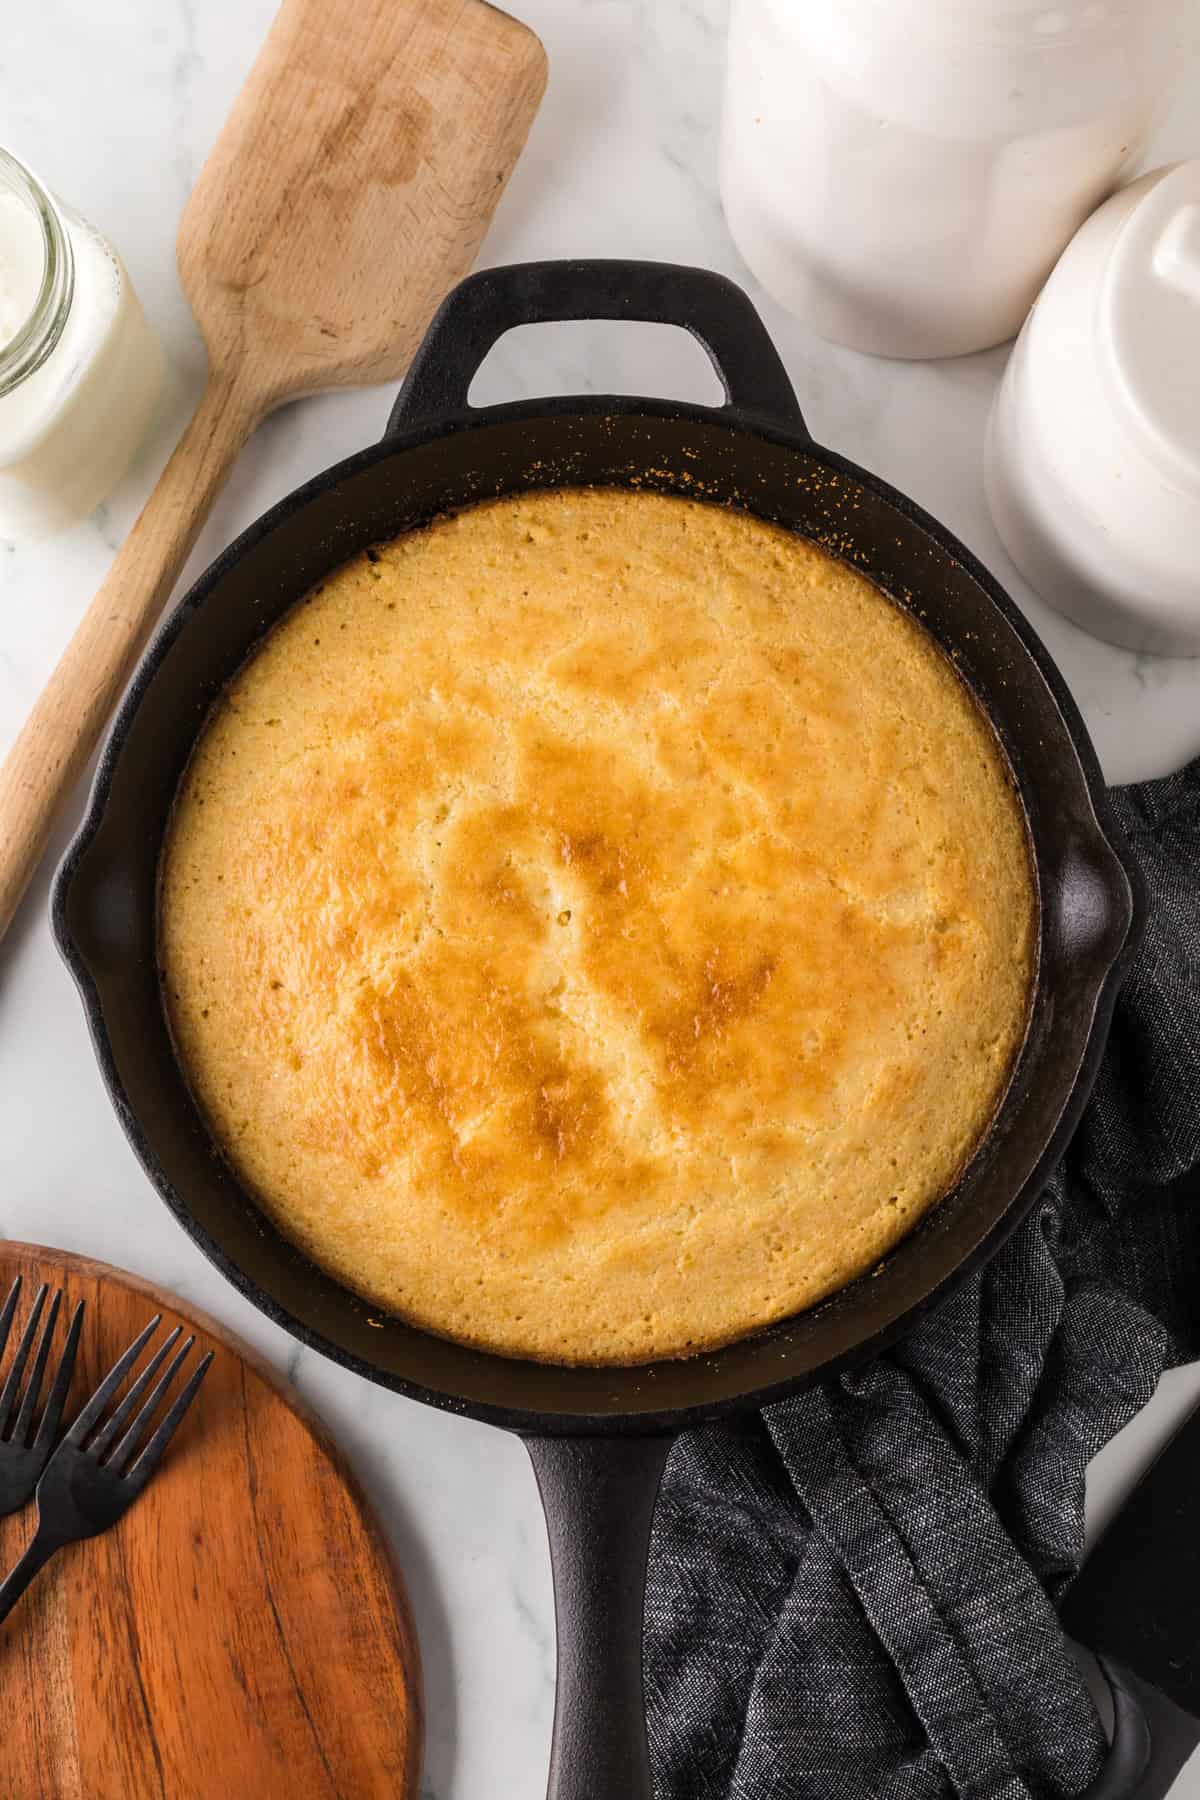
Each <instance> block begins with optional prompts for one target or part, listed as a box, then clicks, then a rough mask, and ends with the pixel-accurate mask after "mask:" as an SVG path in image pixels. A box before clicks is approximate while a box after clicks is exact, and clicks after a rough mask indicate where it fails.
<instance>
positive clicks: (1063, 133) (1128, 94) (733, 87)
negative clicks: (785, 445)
mask: <svg viewBox="0 0 1200 1800" xmlns="http://www.w3.org/2000/svg"><path fill="white" fill-rule="evenodd" d="M1193 19H1194V0H824V3H814V0H733V6H732V12H731V17H730V34H729V63H728V74H727V83H726V92H725V107H724V118H723V124H722V143H721V192H722V198H723V201H724V206H725V214H726V218H727V219H728V222H729V227H730V230H731V231H732V233H733V236H734V238H735V240H736V242H737V245H738V248H739V250H740V251H741V253H742V255H743V256H744V258H745V260H746V262H747V263H748V264H749V265H750V268H751V269H752V270H753V272H754V274H755V275H757V276H758V278H759V279H760V280H761V281H762V283H763V285H764V287H766V288H767V290H768V291H769V292H770V293H771V294H772V295H773V297H774V298H775V299H776V300H778V301H779V302H780V303H781V304H782V305H783V306H785V307H787V308H788V309H789V310H791V311H792V312H794V313H796V314H798V315H799V316H800V317H801V318H803V319H804V320H805V321H806V322H808V323H809V324H811V325H812V326H813V327H814V329H815V330H817V331H819V332H820V333H821V334H822V335H823V336H825V337H829V338H832V339H834V340H835V341H836V342H839V343H844V344H850V345H853V346H854V347H855V348H857V349H861V350H869V351H874V352H875V353H877V354H879V355H885V356H908V357H928V356H953V355H957V354H960V353H962V352H965V351H969V350H980V349H984V348H986V347H987V346H988V345H991V344H996V343H1001V342H1003V341H1004V340H1005V339H1006V338H1009V337H1012V336H1013V334H1014V333H1015V332H1016V331H1017V330H1018V329H1019V328H1020V325H1021V322H1022V320H1023V319H1024V317H1025V314H1026V313H1027V312H1028V310H1029V307H1030V305H1031V304H1032V301H1033V299H1034V296H1035V294H1036V293H1037V291H1038V289H1039V288H1040V286H1041V284H1042V282H1043V281H1044V280H1045V278H1046V276H1047V275H1048V274H1049V272H1050V270H1051V268H1052V267H1053V265H1054V263H1055V261H1056V259H1057V257H1058V256H1059V254H1060V253H1061V251H1062V249H1063V247H1064V246H1065V245H1066V243H1067V242H1068V240H1069V239H1070V238H1071V236H1072V234H1073V233H1074V232H1075V230H1076V229H1077V227H1078V226H1079V225H1080V224H1081V223H1082V221H1083V220H1084V219H1085V218H1086V217H1087V215H1088V213H1089V212H1091V211H1092V209H1093V208H1094V207H1095V206H1096V205H1098V204H1099V202H1100V201H1101V200H1102V199H1103V198H1104V197H1105V195H1106V194H1108V193H1109V192H1110V191H1111V189H1112V188H1113V186H1114V185H1115V184H1116V181H1117V178H1118V176H1119V174H1120V171H1121V170H1122V168H1123V167H1124V166H1125V165H1126V164H1127V163H1129V162H1130V161H1131V159H1133V158H1135V157H1136V156H1137V155H1138V152H1139V151H1140V149H1141V147H1142V144H1143V141H1144V139H1145V137H1146V134H1147V132H1148V130H1149V129H1150V127H1151V126H1152V125H1153V124H1154V122H1155V120H1156V118H1157V115H1158V113H1159V110H1160V107H1161V104H1162V102H1163V100H1164V98H1165V96H1166V95H1167V93H1168V92H1169V88H1170V84H1171V80H1172V76H1173V74H1174V72H1175V70H1176V68H1177V66H1178V64H1179V62H1180V60H1181V58H1182V56H1183V54H1184V53H1185V49H1186V47H1187V46H1189V45H1190V44H1191V41H1192V29H1191V26H1192V21H1193Z"/></svg>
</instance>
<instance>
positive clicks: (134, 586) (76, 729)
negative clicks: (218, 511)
mask: <svg viewBox="0 0 1200 1800" xmlns="http://www.w3.org/2000/svg"><path fill="white" fill-rule="evenodd" d="M545 84H546V57H545V52H544V51H543V49H542V46H541V43H540V42H539V40H538V39H537V37H535V36H534V34H533V33H532V32H531V31H529V30H528V29H527V27H525V26H524V25H521V24H519V23H518V22H517V21H516V20H515V19H511V18H509V17H508V15H507V14H506V13H502V12H499V11H497V10H496V8H494V7H492V6H488V5H485V4H484V0H284V4H283V5H282V6H281V7H280V9H279V12H278V14H277V15H276V18H275V21H274V24H273V25H272V27H271V30H270V32H269V34H268V36H267V39H266V42H265V43H264V45H263V47H262V50H261V51H260V52H259V56H258V59H257V61H256V62H255V64H254V67H253V68H252V69H251V71H250V74H249V75H248V76H247V78H246V82H245V85H244V87H243V88H242V91H241V93H240V95H239V96H238V98H237V100H236V102H235V104H234V107H233V110H232V111H231V113H230V115H229V118H228V120H227V121H226V124H225V126H224V128H223V130H222V132H221V135H220V137H219V138H218V139H217V142H216V144H215V145H214V147H213V150H212V152H211V154H210V156H209V158H208V161H207V162H206V164H205V166H204V168H203V170H202V171H201V174H200V178H199V180H198V181H197V183H196V186H195V189H194V190H193V192H192V195H191V198H190V199H189V201H188V204H187V207H186V209H185V211H184V215H183V220H182V222H181V224H180V228H179V241H178V258H179V272H180V276H181V278H182V281H183V286H184V291H185V293H186V294H187V297H188V300H189V302H190V304H191V307H192V311H193V312H194V313H195V315H196V321H197V323H198V324H199V326H200V329H201V331H202V333H203V335H204V341H205V344H206V346H207V349H208V357H209V381H208V387H207V390H206V392H205V395H204V398H203V399H202V401H201V403H200V406H199V409H198V411H197V413H196V416H195V418H194V419H193V420H192V422H191V424H190V425H189V427H188V429H187V430H186V431H185V432H184V434H183V437H182V438H181V439H180V442H179V444H178V446H177V448H176V450H175V452H174V454H173V456H172V457H171V460H170V461H169V462H168V464H167V466H166V468H165V469H164V471H163V473H162V476H161V477H160V479H159V482H158V485H157V487H156V488H155V490H154V492H153V493H152V494H151V496H150V498H149V500H148V501H147V502H146V505H145V507H144V508H143V509H142V512H141V515H140V516H139V518H138V519H137V521H136V522H135V524H134V526H133V529H132V530H131V531H130V533H129V536H128V537H127V538H126V540H125V542H124V544H123V545H122V547H121V549H120V551H119V553H118V555H117V558H116V561H115V562H114V563H113V565H112V568H111V570H110V572H109V574H108V577H107V579H106V580H105V582H104V585H103V586H102V587H101V589H100V591H99V593H98V594H97V595H96V597H95V599H94V600H93V602H92V604H91V606H90V607H89V609H88V611H87V612H86V613H85V614H84V617H83V620H82V622H81V623H80V625H79V627H78V629H77V631H76V633H75V636H74V637H73V638H72V640H71V642H70V643H69V644H68V646H67V648H66V650H65V651H64V652H63V655H62V658H61V660H60V662H59V664H58V667H57V668H56V669H55V671H54V673H53V675H52V676H51V678H50V681H49V683H48V684H47V686H46V689H45V690H44V692H43V693H42V695H41V696H40V698H39V699H38V700H37V702H36V703H35V705H34V708H33V711H32V713H31V714H30V716H29V718H28V720H27V721H26V723H25V725H24V727H23V728H22V730H21V732H20V734H19V735H18V737H17V739H16V742H15V743H14V745H13V747H12V749H11V751H10V752H9V754H8V757H7V758H6V760H5V762H4V763H3V765H2V766H0V934H2V933H3V932H4V931H5V930H6V929H7V927H8V924H9V921H10V920H11V918H12V915H13V913H14V911H15V910H16V907H17V904H18V902H19V900H20V898H21V895H22V894H23V893H24V891H25V887H26V885H27V883H28V881H29V878H30V876H31V875H32V873H33V870H34V869H35V868H36V867H37V864H38V862H39V861H40V860H41V856H42V853H43V851H44V849H45V847H46V841H47V839H48V837H49V834H50V830H51V827H52V825H53V823H54V820H55V817H56V815H57V813H58V812H59V810H60V808H61V805H62V803H63V801H64V800H65V798H66V796H67V794H68V793H69V792H70V791H71V789H72V788H73V786H74V785H75V782H76V781H77V780H78V778H79V776H80V775H81V774H82V772H83V768H84V765H85V764H86V762H87V759H88V757H89V756H90V754H91V752H92V750H93V749H94V748H95V745H96V741H97V739H98V737H99V735H100V732H101V731H102V729H103V727H104V722H105V720H106V719H107V717H108V715H109V713H110V712H111V711H112V709H113V706H114V705H115V703H116V701H117V698H118V696H119V695H120V692H121V690H122V688H123V687H124V685H125V683H126V681H127V680H128V678H129V675H130V673H131V671H132V669H133V665H134V662H135V660H136V658H137V656H138V654H139V653H140V651H141V649H142V647H143V645H144V644H145V642H146V639H147V637H148V636H149V634H150V630H151V627H152V626H153V624H154V622H155V621H156V619H157V618H158V616H159V614H160V612H161V611H162V608H163V605H164V603H165V602H166V600H167V598H168V596H169V594H170V592H171V589H172V588H173V587H174V585H175V581H176V578H177V577H178V575H179V572H180V570H181V569H182V567H183V564H184V561H185V559H186V557H187V554H188V551H189V550H190V549H191V547H192V544H193V543H194V542H195V539H196V534H197V532H198V531H199V529H200V526H201V525H202V524H203V522H204V520H205V518H206V517H207V515H208V512H209V510H210V508H211V506H212V503H213V500H214V499H215V498H216V495H217V494H218V492H219V491H220V489H221V486H222V484H223V482H224V480H225V477H226V475H227V474H228V471H229V469H230V467H231V466H232V464H233V461H234V459H235V457H236V456H237V454H238V452H239V450H240V449H241V447H242V445H243V444H244V443H245V441H246V439H247V438H248V437H249V435H250V433H251V432H252V431H253V430H254V428H255V426H256V425H257V424H258V422H259V420H260V419H262V418H263V417H264V415H265V414H266V413H268V412H270V411H271V409H272V408H273V407H275V406H278V405H279V404H280V402H281V401H283V400H287V399H291V398H294V397H295V396H296V395H298V394H307V393H316V392H318V391H320V390H322V389H326V388H333V387H340V386H347V385H354V384H357V383H361V382H370V381H387V380H393V379H397V378H398V377H399V376H400V375H402V374H403V373H404V371H405V369H406V368H407V367H408V363H409V361H410V359H411V357H412V353H413V351H414V349H415V348H416V346H417V344H418V343H419V342H420V339H421V336H422V334H423V333H424V331H425V328H426V326H427V325H428V323H429V320H430V318H431V317H432V315H433V313H434V311H435V309H436V307H437V305H438V303H439V301H440V300H441V299H442V298H443V297H444V295H445V294H446V292H447V290H448V289H449V288H451V287H452V286H453V285H454V283H455V282H456V281H458V280H459V279H460V278H461V277H462V276H463V275H465V274H466V273H467V271H468V270H469V269H470V267H471V263H472V262H473V260H474V257H475V253H476V251H477V250H478V248H479V245H480V242H481V241H482V238H483V234H484V232H485V231H486V230H487V227H488V223H489V221H490V219H491V216H492V213H493V211H494V210H495V206H496V202H497V200H498V199H499V198H500V195H501V193H502V192H503V190H504V185H505V183H506V181H507V180H508V177H509V174H510V173H511V171H512V168H513V165H514V163H515V162H516V160H517V157H518V155H519V154H520V151H521V148H522V146H523V144H524V142H525V138H526V136H527V134H528V131H529V127H530V125H531V123H532V121H533V117H534V114H535V112H536V111H537V107H538V103H539V101H540V100H541V96H542V92H543V89H544V87H545ZM164 251H165V246H164Z"/></svg>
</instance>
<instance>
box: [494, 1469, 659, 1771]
mask: <svg viewBox="0 0 1200 1800" xmlns="http://www.w3.org/2000/svg"><path fill="white" fill-rule="evenodd" d="M671 1443H672V1440H671V1438H669V1437H621V1438H615V1437H610V1438H605V1437H587V1438H526V1440H525V1445H526V1448H527V1449H528V1451H529V1456H530V1460H531V1461H532V1463H533V1470H534V1474H535V1475H536V1476H537V1482H538V1487H539V1489H540V1490H541V1496H542V1505H543V1507H544V1508H545V1512H546V1525H547V1528H548V1531H549V1534H550V1560H551V1563H552V1565H553V1569H554V1610H555V1615H556V1626H557V1637H558V1681H557V1687H556V1691H555V1698H554V1741H553V1744H552V1747H551V1751H550V1785H549V1788H548V1789H547V1800H617V1797H618V1796H619V1797H620V1800H652V1788H651V1782H650V1752H649V1748H648V1746H647V1743H646V1703H645V1697H644V1694H643V1691H642V1615H643V1612H644V1609H645V1598H646V1561H647V1558H648V1556H649V1554H650V1527H651V1524H652V1522H653V1519H654V1502H655V1500H656V1499H657V1497H658V1488H659V1483H660V1482H661V1480H662V1472H663V1469H664V1467H665V1466H666V1461H667V1455H668V1453H669V1451H670V1449H671Z"/></svg>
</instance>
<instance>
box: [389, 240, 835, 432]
mask: <svg viewBox="0 0 1200 1800" xmlns="http://www.w3.org/2000/svg"><path fill="white" fill-rule="evenodd" d="M562 319H629V320H640V321H643V322H645V323H650V324H656V325H678V326H680V327H681V328H682V329H683V330H684V331H689V332H691V334H692V336H693V337H694V338H696V339H697V341H698V342H699V343H700V344H701V345H702V346H703V348H704V349H705V350H706V351H707V352H708V355H709V357H710V359H711V361H712V365H713V368H714V369H715V370H716V372H717V376H718V378H719V380H720V382H721V386H722V387H723V388H724V390H725V400H726V405H727V406H728V407H730V408H732V409H733V410H734V411H736V412H746V413H755V414H757V415H759V416H760V417H762V418H764V419H768V420H771V421H773V422H774V423H775V424H779V425H786V426H787V427H788V428H789V429H790V430H791V431H793V432H795V433H796V434H797V435H798V436H801V437H804V438H807V436H808V432H807V431H806V429H805V425H804V419H803V417H802V415H801V412H800V407H799V405H798V403H797V400H796V395H795V392H794V391H793V388H792V384H791V382H790V381H789V379H788V374H787V370H786V369H785V368H784V366H783V363H782V362H781V361H780V357H779V352H778V351H777V350H776V348H775V346H774V344H773V343H772V342H771V338H770V335H769V333H768V331H767V328H766V326H765V325H764V324H763V322H762V320H761V319H760V318H759V316H758V313H757V312H756V311H755V309H754V307H753V306H752V305H751V303H750V300H749V298H748V297H747V296H746V294H744V293H743V292H742V290H741V288H740V287H738V286H737V284H736V282H732V281H729V280H727V278H726V277H725V276H724V275H717V274H714V273H713V271H712V270H711V269H689V268H681V267H679V266H678V265H676V264H674V263H655V262H636V261H623V260H610V259H606V258H594V259H589V260H586V261H583V260H574V259H564V260H563V261H561V262H531V263H510V264H508V265H507V266H506V267H504V268H498V269H481V270H480V271H479V273H478V274H476V275H469V276H468V277H467V279H466V280H465V281H461V282H459V284H458V286H457V287H456V288H454V289H453V290H452V292H451V293H450V294H449V295H447V297H446V299H445V300H444V301H443V302H442V305H441V306H440V308H439V309H438V311H437V313H436V314H435V316H434V319H433V323H432V324H431V325H430V327H429V330H428V331H427V332H426V334H425V338H424V341H423V343H422V344H421V347H420V349H419V350H418V351H417V354H416V356H415V357H414V359H413V362H412V366H411V368H410V369H409V371H408V376H407V378H406V380H405V383H404V386H403V387H402V388H401V390H400V393H399V396H398V398H397V400H396V404H395V405H394V406H393V408H392V413H391V417H390V418H389V420H388V424H387V432H386V433H385V436H390V435H391V434H392V433H393V432H398V431H403V430H404V429H405V428H406V427H407V426H409V425H411V424H413V423H414V422H415V421H416V420H418V419H426V418H438V419H442V418H445V417H446V416H447V415H448V414H453V413H462V412H466V411H469V410H470V409H469V404H468V401H467V394H468V392H469V390H470V386H471V383H472V381H473V380H474V378H475V376H476V374H477V373H478V371H479V367H480V365H481V363H482V362H483V360H484V358H485V357H486V355H487V353H488V351H489V350H490V349H491V348H492V345H493V344H495V343H496V342H497V341H498V340H499V339H500V338H502V337H503V336H504V334H505V332H506V331H511V330H512V329H513V328H514V326H517V325H548V324H553V323H555V322H556V321H558V320H562Z"/></svg>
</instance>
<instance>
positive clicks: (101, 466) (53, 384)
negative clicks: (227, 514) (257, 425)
mask: <svg viewBox="0 0 1200 1800" xmlns="http://www.w3.org/2000/svg"><path fill="white" fill-rule="evenodd" d="M163 372H164V362H163V354H162V350H161V348H160V346H159V343H158V340H157V338H156V337H155V336H154V333H153V332H152V331H151V329H150V327H149V325H148V324H147V323H146V319H145V315H144V314H143V312H142V309H141V306H140V305H139V304H138V299H137V295H136V294H135V293H134V291H133V286H132V284H131V282H130V280H129V276H128V274H127V272H126V270H125V267H124V264H123V263H122V262H121V259H120V258H119V257H118V256H117V254H116V252H115V251H114V250H113V249H112V247H111V246H110V245H109V244H107V243H106V242H105V240H104V239H103V238H102V237H101V236H100V234H99V232H97V231H95V230H94V229H93V228H92V226H90V225H89V224H88V223H87V222H86V220H84V219H81V218H79V217H78V215H77V214H76V213H74V212H72V211H71V210H70V208H69V207H66V206H63V205H62V204H61V202H59V201H57V200H55V199H54V198H53V197H52V196H51V195H50V194H49V193H47V191H46V189H45V188H43V187H42V185H41V183H40V182H38V181H37V180H36V178H35V177H34V176H33V175H32V174H31V173H30V172H29V170H28V169H26V168H25V167H24V166H23V165H22V164H21V163H19V162H17V160H16V159H15V158H14V157H11V156H9V155H8V154H7V152H5V151H3V150H0V537H5V538H10V539H15V540H18V541H20V540H23V539H28V538H34V537H40V536H44V535H45V534H47V533H48V532H52V531H56V530H59V529H61V528H62V527H63V526H65V525H69V524H71V523H73V522H74V521H75V520H76V519H79V518H81V517H83V515H84V514H86V513H89V512H90V511H91V510H92V508H93V507H95V506H98V505H99V503H100V501H101V500H103V499H104V498H105V496H106V495H107V494H108V493H110V492H111V490H112V489H113V488H114V487H115V486H116V484H117V482H118V481H119V480H120V478H121V476H122V475H123V474H124V473H125V470H126V468H127V467H128V465H129V462H130V460H131V458H132V456H133V454H134V451H135V450H136V449H137V446H138V444H139V442H140V441H141V439H142V437H143V436H144V435H145V432H146V428H147V425H148V424H149V421H150V418H151V415H152V413H153V411H154V406H155V402H156V400H157V398H158V394H159V390H160V388H161V385H162V378H163Z"/></svg>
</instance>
